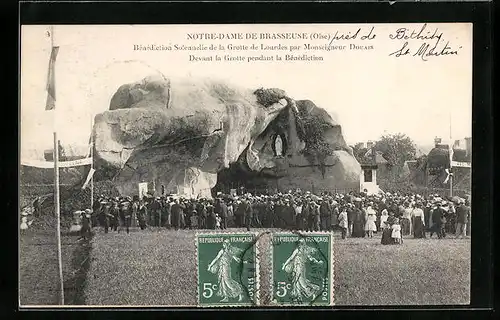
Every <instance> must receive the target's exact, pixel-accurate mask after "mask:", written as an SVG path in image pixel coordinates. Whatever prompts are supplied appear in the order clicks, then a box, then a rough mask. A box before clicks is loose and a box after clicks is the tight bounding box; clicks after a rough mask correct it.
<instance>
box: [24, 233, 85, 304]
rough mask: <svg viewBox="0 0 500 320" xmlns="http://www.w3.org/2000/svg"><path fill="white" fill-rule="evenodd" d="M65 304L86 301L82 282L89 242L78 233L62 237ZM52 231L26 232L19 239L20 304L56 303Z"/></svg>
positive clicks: (83, 280)
mask: <svg viewBox="0 0 500 320" xmlns="http://www.w3.org/2000/svg"><path fill="white" fill-rule="evenodd" d="M61 247H62V254H61V255H62V261H63V278H64V293H65V304H71V305H81V304H84V303H85V297H84V296H83V294H84V289H83V285H84V282H85V276H86V271H87V268H88V263H89V260H88V259H87V257H88V256H89V251H90V244H89V243H88V242H84V241H79V240H78V236H75V235H69V234H63V235H62V237H61ZM58 284H59V281H58V265H57V246H56V235H55V232H47V231H38V232H29V231H28V232H26V233H24V234H22V235H21V236H20V243H19V299H20V304H21V306H26V305H57V304H59V285H58Z"/></svg>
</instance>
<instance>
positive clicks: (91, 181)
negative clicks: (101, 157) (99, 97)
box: [90, 114, 94, 210]
mask: <svg viewBox="0 0 500 320" xmlns="http://www.w3.org/2000/svg"><path fill="white" fill-rule="evenodd" d="M93 124H94V123H93V121H92V114H91V115H90V159H91V162H90V172H92V171H93V169H94V135H93ZM93 209H94V175H93V174H92V177H91V178H90V210H93Z"/></svg>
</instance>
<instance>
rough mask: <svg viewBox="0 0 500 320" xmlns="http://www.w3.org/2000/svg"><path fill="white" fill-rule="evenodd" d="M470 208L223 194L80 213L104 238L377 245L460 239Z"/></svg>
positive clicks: (429, 200) (352, 197) (399, 197)
mask: <svg viewBox="0 0 500 320" xmlns="http://www.w3.org/2000/svg"><path fill="white" fill-rule="evenodd" d="M470 213H471V210H470V204H469V201H468V200H466V199H462V198H458V197H454V198H453V199H445V198H442V197H440V196H438V195H430V196H427V197H423V196H421V195H418V194H398V193H394V194H391V193H388V192H387V193H384V194H376V195H367V194H366V193H363V192H360V193H353V192H351V193H349V194H336V193H329V192H325V193H323V194H321V195H315V194H312V193H311V192H302V191H300V190H297V191H295V192H292V191H289V192H288V193H276V194H263V195H252V194H250V193H246V194H242V195H228V194H222V193H218V194H217V196H216V197H214V199H189V198H183V197H182V196H176V195H170V196H162V197H152V196H144V197H143V198H142V199H140V198H139V197H138V196H134V197H133V198H132V197H117V198H110V197H105V196H100V197H99V198H98V199H97V201H96V202H95V203H94V207H93V208H92V210H89V211H87V212H82V218H83V219H84V220H85V219H87V220H88V222H86V223H87V224H89V225H94V226H96V225H100V226H102V227H103V228H104V232H106V233H107V232H109V231H110V230H111V231H118V232H119V231H120V230H121V229H125V230H126V232H127V233H128V232H129V230H130V227H131V226H136V225H138V226H139V227H140V228H141V230H144V229H146V228H147V227H148V226H152V227H164V228H173V229H227V228H231V227H236V228H246V229H247V230H250V228H280V229H287V230H302V231H335V230H338V231H340V233H341V238H342V239H345V238H346V237H368V238H372V237H373V235H374V233H378V232H381V233H382V240H381V241H382V243H383V244H397V243H402V242H403V238H405V237H415V238H425V237H426V233H429V237H431V238H432V237H433V235H434V234H435V235H436V236H437V238H439V239H441V238H444V237H446V236H447V234H448V235H450V234H451V235H454V236H456V237H457V238H458V237H466V235H467V234H468V230H470V220H471V216H470Z"/></svg>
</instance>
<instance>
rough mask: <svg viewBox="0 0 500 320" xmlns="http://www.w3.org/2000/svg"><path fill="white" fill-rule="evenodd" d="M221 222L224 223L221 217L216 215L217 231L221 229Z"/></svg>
mask: <svg viewBox="0 0 500 320" xmlns="http://www.w3.org/2000/svg"><path fill="white" fill-rule="evenodd" d="M221 221H222V219H221V217H219V214H216V215H215V229H220V223H221Z"/></svg>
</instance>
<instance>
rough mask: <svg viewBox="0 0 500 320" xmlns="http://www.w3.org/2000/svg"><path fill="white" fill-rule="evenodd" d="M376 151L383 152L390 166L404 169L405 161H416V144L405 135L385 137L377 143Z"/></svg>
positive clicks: (398, 134)
mask: <svg viewBox="0 0 500 320" xmlns="http://www.w3.org/2000/svg"><path fill="white" fill-rule="evenodd" d="M375 150H377V151H380V152H382V155H383V157H384V158H385V159H387V161H388V162H389V165H391V166H399V167H402V166H403V165H404V163H405V161H408V160H413V159H415V157H416V154H417V149H416V145H415V143H414V142H413V140H411V138H410V137H408V136H407V135H405V134H403V133H396V134H387V135H383V136H382V137H381V138H380V140H378V141H377V142H376V143H375Z"/></svg>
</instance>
